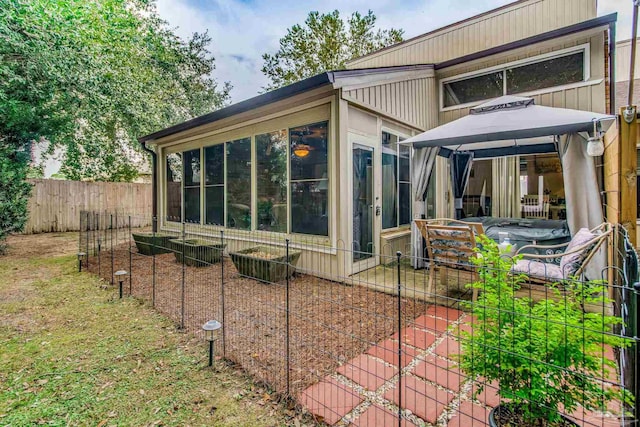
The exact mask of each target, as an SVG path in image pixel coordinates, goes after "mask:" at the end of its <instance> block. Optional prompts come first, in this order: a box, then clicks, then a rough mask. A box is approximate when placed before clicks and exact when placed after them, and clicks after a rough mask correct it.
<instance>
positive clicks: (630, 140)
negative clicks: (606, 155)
mask: <svg viewBox="0 0 640 427" xmlns="http://www.w3.org/2000/svg"><path fill="white" fill-rule="evenodd" d="M632 108H633V112H632V117H631V119H630V120H628V121H627V120H625V110H626V107H622V108H621V109H620V116H621V117H620V156H619V170H620V196H619V197H620V198H619V201H620V205H619V206H620V224H622V225H623V226H624V227H625V228H626V229H627V231H628V232H629V238H630V239H631V243H632V244H633V245H634V246H636V244H637V242H636V219H637V214H638V212H637V206H638V205H637V202H638V201H637V189H636V183H637V169H638V162H637V155H636V150H637V144H638V120H637V118H636V107H635V106H633V107H632Z"/></svg>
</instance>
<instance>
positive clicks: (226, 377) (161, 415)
mask: <svg viewBox="0 0 640 427" xmlns="http://www.w3.org/2000/svg"><path fill="white" fill-rule="evenodd" d="M58 236H60V235H58ZM52 238H55V235H54V236H47V235H42V236H41V237H40V239H52ZM21 239H22V240H21ZM38 241H39V240H38V239H37V238H34V237H33V236H29V237H27V238H13V239H11V240H10V243H11V244H13V245H14V246H13V250H12V251H10V252H9V254H8V255H6V256H0V425H12V426H26V425H29V426H30V425H35V424H44V425H60V426H62V425H65V426H66V425H94V426H96V425H97V426H111V425H118V426H121V425H135V426H144V425H167V426H168V425H193V426H195V425H216V426H218V425H219V426H226V425H228V426H243V425H245V426H274V425H288V424H294V423H295V424H298V421H297V420H295V419H290V418H289V417H288V416H286V414H285V412H288V411H285V410H284V408H282V406H280V405H277V404H275V403H273V401H272V399H271V396H270V395H269V394H268V393H267V392H266V391H265V390H264V389H262V388H261V387H259V386H256V385H254V384H253V383H252V382H251V380H250V379H248V378H247V377H245V376H243V375H242V374H241V373H240V372H239V371H237V370H234V369H232V368H229V367H226V366H223V364H222V363H218V365H219V367H218V368H217V369H216V370H212V369H211V368H208V367H206V363H207V360H206V347H205V343H204V342H202V341H201V340H197V339H195V338H193V337H191V336H189V335H186V334H183V333H180V332H178V331H176V329H175V326H174V325H173V324H172V323H171V322H170V321H168V320H167V319H165V318H164V317H162V316H161V315H159V314H157V313H155V312H154V311H153V310H152V309H150V308H148V307H146V306H144V305H142V304H141V303H140V302H138V301H136V300H133V299H125V300H122V301H119V300H117V299H116V292H115V289H113V288H106V287H104V283H103V282H101V281H100V280H98V279H97V278H96V277H95V276H93V275H91V274H88V273H78V272H77V270H76V269H77V264H76V259H75V256H74V255H73V254H72V253H73V252H75V250H74V247H73V246H70V248H69V249H67V250H63V251H60V250H59V248H58V249H56V247H57V246H58V245H56V244H55V241H54V243H53V244H51V240H47V241H46V243H43V247H45V249H43V250H42V251H38V248H37V245H38V244H39V243H38ZM47 243H48V244H47ZM72 243H73V238H69V237H65V238H62V239H61V240H60V244H67V245H69V244H72ZM52 248H53V249H54V250H51V249H52ZM61 252H62V253H65V252H66V254H61ZM69 252H71V254H69ZM290 415H291V414H290Z"/></svg>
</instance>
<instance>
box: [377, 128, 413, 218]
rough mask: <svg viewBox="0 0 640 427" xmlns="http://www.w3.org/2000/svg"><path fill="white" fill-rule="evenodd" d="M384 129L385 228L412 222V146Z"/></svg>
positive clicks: (383, 188) (383, 184)
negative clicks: (403, 142)
mask: <svg viewBox="0 0 640 427" xmlns="http://www.w3.org/2000/svg"><path fill="white" fill-rule="evenodd" d="M403 139H404V138H401V137H398V136H397V135H393V134H391V133H389V132H382V228H383V229H386V228H394V227H399V226H401V225H407V224H410V223H411V167H410V153H411V148H410V147H408V146H404V145H399V144H398V142H399V141H402V140H403Z"/></svg>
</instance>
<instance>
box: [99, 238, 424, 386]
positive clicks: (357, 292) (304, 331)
mask: <svg viewBox="0 0 640 427" xmlns="http://www.w3.org/2000/svg"><path fill="white" fill-rule="evenodd" d="M99 258H100V259H99V260H98V257H91V258H90V259H89V270H90V271H91V272H93V273H95V274H99V275H100V276H101V277H103V278H105V279H106V280H109V281H110V280H111V273H112V270H111V252H106V251H105V252H103V253H102V254H101V255H100V257H99ZM130 258H131V264H130ZM113 266H114V271H117V270H120V269H124V270H127V271H129V272H130V273H131V283H129V279H128V278H127V281H126V282H125V284H124V289H125V294H128V292H129V285H130V286H131V293H132V295H133V296H134V297H137V298H141V299H144V300H145V301H148V302H149V303H154V305H155V308H156V309H157V310H158V311H160V312H162V313H163V314H165V315H167V316H169V317H170V318H172V319H173V320H175V321H176V322H177V323H178V324H179V325H183V326H184V328H185V330H186V331H188V332H192V333H196V334H201V333H202V331H201V327H202V325H203V324H204V323H205V322H206V321H208V320H210V319H217V320H220V321H221V322H222V323H223V326H224V340H223V339H222V337H221V339H220V340H219V341H218V342H217V348H216V353H217V354H218V355H221V356H222V355H223V356H224V357H225V358H226V359H229V360H232V361H234V362H236V363H238V364H239V365H240V366H242V368H244V369H245V370H246V371H248V372H249V373H251V374H252V375H254V376H255V377H257V378H258V379H259V380H262V381H264V382H265V383H267V384H269V385H270V386H271V387H273V388H274V389H275V390H277V391H279V392H287V391H289V393H290V394H291V395H292V396H298V395H299V393H300V392H301V391H303V390H304V389H306V388H307V387H308V386H309V385H311V384H314V383H316V382H318V381H320V380H321V379H323V378H324V377H325V376H326V375H328V374H330V373H332V372H335V369H336V368H337V367H338V366H339V365H341V364H343V363H344V362H346V361H348V360H351V359H352V358H354V357H356V356H357V355H359V354H361V353H362V352H364V351H365V350H366V349H368V348H369V347H371V345H373V344H374V343H377V342H379V341H381V340H383V339H386V338H388V337H389V336H390V335H391V334H393V333H394V332H396V331H397V330H398V314H397V313H398V298H397V297H394V296H392V295H388V294H384V293H380V292H377V291H374V290H371V289H367V288H365V287H361V286H349V285H344V284H340V283H336V282H331V281H328V280H324V279H320V278H317V277H314V276H309V275H304V274H297V275H295V276H294V277H292V278H291V280H290V283H289V300H288V309H289V359H288V361H287V351H286V344H287V333H286V331H287V298H286V291H287V289H286V282H281V283H277V284H274V283H262V282H259V281H256V280H253V279H250V278H244V277H241V276H240V275H239V274H238V272H237V270H236V269H235V267H234V265H233V263H232V262H231V260H230V259H228V258H225V259H224V279H223V277H222V267H223V266H222V264H221V263H217V264H214V265H212V266H208V267H189V266H184V267H183V265H182V264H181V263H177V262H176V261H175V257H174V255H173V254H171V253H169V254H163V255H156V256H155V261H154V259H153V257H150V256H143V255H140V254H138V253H137V251H136V249H135V247H133V250H132V253H131V255H130V253H129V247H128V244H123V245H120V246H117V247H116V248H115V249H114V251H113ZM154 270H155V280H154ZM183 275H184V291H183V285H182V278H183ZM115 285H116V286H117V283H115ZM223 288H224V293H223ZM223 296H224V298H223ZM223 304H224V315H223V310H222V306H223ZM425 310H426V304H425V303H424V302H421V301H415V300H413V299H405V298H402V299H401V311H402V316H401V319H400V320H401V322H402V324H403V326H404V325H406V324H407V323H408V322H410V321H412V320H413V319H415V318H417V317H418V316H420V315H421V314H423V313H424V312H425ZM287 366H288V367H289V379H290V389H289V390H287Z"/></svg>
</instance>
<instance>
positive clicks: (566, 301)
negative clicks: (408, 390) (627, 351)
mask: <svg viewBox="0 0 640 427" xmlns="http://www.w3.org/2000/svg"><path fill="white" fill-rule="evenodd" d="M479 243H480V244H481V246H482V249H481V250H478V253H479V254H480V255H481V256H479V257H478V259H476V260H474V262H475V263H477V265H478V266H479V280H478V281H477V282H475V283H473V284H471V285H470V287H472V288H477V289H478V290H479V292H480V295H479V297H478V300H477V302H476V303H475V304H473V305H472V311H473V315H474V317H475V320H474V321H473V323H472V324H471V325H472V327H473V333H472V334H469V333H463V337H462V354H461V368H462V370H463V371H464V372H465V373H466V374H467V375H469V376H470V377H471V378H474V379H475V378H477V377H483V378H484V379H485V380H486V382H487V383H489V382H491V381H494V380H498V381H499V395H500V398H501V400H502V401H504V400H507V401H508V402H510V404H512V405H514V407H517V408H518V410H519V411H520V412H522V415H523V416H524V417H525V419H528V420H545V421H544V422H548V423H552V424H553V423H555V422H558V421H559V420H560V414H559V413H558V408H559V405H561V404H562V405H563V407H564V411H565V412H566V413H572V412H573V411H574V410H575V409H576V408H577V406H578V405H582V406H583V407H585V408H586V409H587V410H596V409H604V408H605V407H606V404H607V402H609V401H611V400H613V399H620V400H621V401H626V402H631V400H632V397H631V395H630V394H629V393H628V392H626V391H624V390H620V389H619V388H617V387H611V386H605V385H604V384H603V383H602V382H601V381H599V380H598V378H608V376H609V372H610V371H612V370H613V371H614V372H615V362H614V361H611V360H608V359H607V358H605V357H603V352H604V347H605V346H610V347H625V346H627V345H629V344H630V343H629V342H628V341H627V340H625V339H624V338H621V337H619V336H616V335H614V334H613V333H612V332H613V328H614V327H615V326H616V325H619V324H621V323H622V321H621V319H619V318H618V317H614V316H608V315H605V314H604V313H602V312H598V313H587V312H585V311H584V310H583V307H584V306H585V305H586V304H594V305H596V306H601V307H603V311H604V307H605V305H607V304H608V303H609V302H610V301H609V300H608V298H606V297H605V295H606V286H605V284H604V283H602V282H587V283H583V282H580V281H578V280H570V281H567V282H565V283H563V284H561V285H559V284H555V285H550V286H549V287H548V295H549V298H547V299H543V300H541V301H538V302H533V301H532V299H531V298H524V297H516V296H515V291H517V290H518V289H519V288H520V286H521V284H522V283H523V281H524V280H525V276H523V275H520V276H512V275H510V274H509V268H510V266H511V263H512V261H511V260H508V259H506V258H503V257H501V256H500V254H499V250H498V246H497V244H496V243H495V242H493V241H492V240H490V239H488V238H486V236H481V238H480V239H479ZM561 289H562V291H561ZM480 391H482V384H481V385H480V388H479V389H478V391H477V392H478V393H479V392H480ZM537 425H538V424H537Z"/></svg>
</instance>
